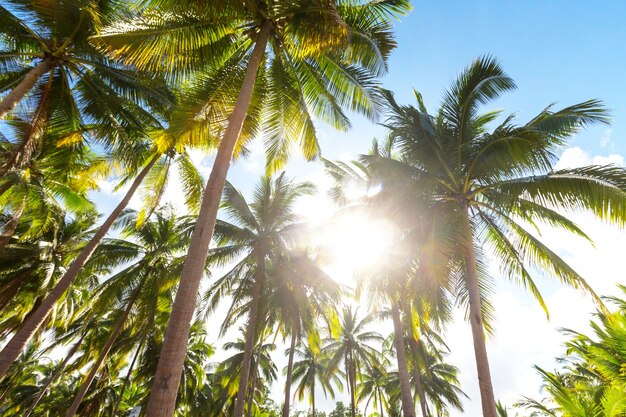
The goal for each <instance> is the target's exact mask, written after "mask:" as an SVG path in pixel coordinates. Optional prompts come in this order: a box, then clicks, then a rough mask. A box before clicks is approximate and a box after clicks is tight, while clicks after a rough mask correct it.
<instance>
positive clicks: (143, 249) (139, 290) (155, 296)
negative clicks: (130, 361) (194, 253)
mask: <svg viewBox="0 0 626 417" xmlns="http://www.w3.org/2000/svg"><path fill="white" fill-rule="evenodd" d="M136 217H137V214H136V213H132V212H129V213H128V214H127V215H126V216H125V217H123V218H122V219H121V220H122V223H126V224H127V226H126V227H125V229H124V230H123V236H124V237H125V239H124V240H119V239H107V240H106V241H105V243H104V244H103V245H102V246H100V248H99V250H98V251H97V253H96V254H95V255H94V257H93V259H92V262H93V263H104V264H106V265H108V266H109V268H112V267H115V266H117V267H120V266H122V265H123V269H122V270H121V271H119V272H117V273H116V274H114V275H113V276H111V277H109V278H108V279H107V280H106V282H104V283H103V284H102V285H101V286H100V287H99V289H98V290H97V293H96V294H95V296H94V302H93V303H92V305H91V310H92V311H96V312H102V311H105V312H111V313H109V314H107V317H106V321H107V323H106V324H108V326H107V325H106V324H105V323H103V324H101V325H100V326H99V327H101V328H107V329H108V331H107V332H106V333H107V334H106V341H105V342H104V343H101V342H99V341H97V343H99V344H100V345H101V346H102V347H101V348H99V349H98V348H97V347H96V348H95V349H94V350H96V352H99V353H98V357H97V359H96V360H95V362H94V364H93V365H92V366H91V368H90V372H89V373H88V375H86V376H85V379H84V381H83V382H82V384H81V386H80V389H79V391H78V393H77V394H76V396H75V398H74V401H73V403H72V405H71V406H70V408H69V409H68V411H67V413H66V416H67V417H71V416H73V415H74V414H75V413H76V412H77V410H78V408H79V406H80V404H81V402H82V401H83V399H84V397H85V395H86V394H87V392H88V390H89V387H90V386H91V383H92V382H93V381H94V379H95V377H96V375H97V374H98V371H99V369H100V367H101V366H102V364H103V363H104V362H105V360H106V359H107V357H108V356H110V352H115V350H120V349H124V351H125V352H126V353H128V354H129V353H130V352H131V350H132V349H133V347H134V346H135V345H137V344H142V342H143V341H144V339H146V338H148V337H149V336H150V332H153V331H154V326H155V321H156V319H157V317H158V316H159V314H160V310H162V309H163V308H164V303H163V300H168V299H169V300H170V302H171V300H172V299H173V294H172V291H173V288H174V285H175V283H176V281H177V279H178V277H179V276H180V268H181V267H182V261H183V259H184V258H183V257H182V256H181V255H182V254H183V253H184V250H185V249H186V248H187V245H188V244H189V236H190V231H191V230H192V228H193V222H191V219H190V218H189V217H181V218H177V217H176V216H174V215H173V214H172V213H167V211H166V210H164V211H158V212H156V213H155V218H154V220H150V221H148V222H146V223H145V224H144V225H143V227H141V228H140V229H136V228H135V219H136ZM160 300H161V301H160ZM165 305H166V306H167V303H165ZM131 313H132V316H131ZM130 317H132V320H131V319H130ZM122 332H125V333H126V340H125V342H127V343H126V344H127V345H128V346H123V345H122V346H120V344H119V343H117V341H118V339H120V338H121V335H122ZM128 342H130V344H129V343H128ZM116 343H117V344H116Z"/></svg>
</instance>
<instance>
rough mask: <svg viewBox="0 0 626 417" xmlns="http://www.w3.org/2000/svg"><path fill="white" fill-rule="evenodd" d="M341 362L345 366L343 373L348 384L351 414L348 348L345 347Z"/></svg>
mask: <svg viewBox="0 0 626 417" xmlns="http://www.w3.org/2000/svg"><path fill="white" fill-rule="evenodd" d="M343 362H344V366H345V371H346V372H345V374H346V385H347V386H348V396H349V397H350V415H351V417H354V415H352V379H351V378H350V359H349V358H348V349H346V351H345V354H344V356H343Z"/></svg>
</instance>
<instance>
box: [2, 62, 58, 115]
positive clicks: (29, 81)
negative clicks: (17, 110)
mask: <svg viewBox="0 0 626 417" xmlns="http://www.w3.org/2000/svg"><path fill="white" fill-rule="evenodd" d="M54 61H55V58H54V57H52V56H47V57H46V58H44V59H42V60H41V61H39V63H38V64H37V65H35V66H34V67H33V68H32V69H31V70H30V71H28V73H26V76H25V77H24V79H23V80H22V81H21V82H20V83H19V84H18V85H17V87H15V88H14V89H13V90H12V91H11V92H10V93H9V94H7V95H6V96H5V97H4V98H3V99H2V101H0V119H3V118H4V116H6V114H7V113H8V112H10V111H11V110H13V108H14V107H15V106H16V105H17V103H19V102H20V101H21V100H22V99H23V98H24V96H25V95H26V94H28V92H29V91H30V90H32V88H33V87H34V86H35V84H36V83H37V81H39V79H40V78H41V77H42V75H44V74H45V73H46V72H48V71H50V70H51V69H52V68H53V67H54V65H55V64H54Z"/></svg>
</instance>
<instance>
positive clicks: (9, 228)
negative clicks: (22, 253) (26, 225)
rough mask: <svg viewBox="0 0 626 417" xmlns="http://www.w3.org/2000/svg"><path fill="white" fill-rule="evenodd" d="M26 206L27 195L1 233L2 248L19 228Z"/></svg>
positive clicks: (0, 242) (0, 243) (0, 245)
mask: <svg viewBox="0 0 626 417" xmlns="http://www.w3.org/2000/svg"><path fill="white" fill-rule="evenodd" d="M25 207H26V197H24V198H23V199H22V204H20V207H19V208H18V209H17V211H16V212H15V213H13V215H12V216H11V219H9V221H8V222H7V223H6V224H5V225H4V228H3V229H2V233H0V248H1V247H3V246H6V245H8V244H9V242H10V241H11V238H12V237H13V235H14V234H15V231H16V230H17V225H18V224H20V219H21V218H22V214H24V208H25Z"/></svg>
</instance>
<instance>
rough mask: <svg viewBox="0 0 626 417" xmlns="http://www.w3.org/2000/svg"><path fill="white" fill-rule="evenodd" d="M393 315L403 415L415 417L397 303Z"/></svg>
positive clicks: (393, 306) (392, 307) (392, 308)
mask: <svg viewBox="0 0 626 417" xmlns="http://www.w3.org/2000/svg"><path fill="white" fill-rule="evenodd" d="M391 315H392V317H393V330H394V338H393V339H394V340H393V341H394V345H395V347H396V358H397V359H398V376H399V378H400V398H401V399H402V414H403V415H404V417H415V405H414V404H413V396H412V395H411V385H410V383H409V368H408V365H407V360H406V351H405V350H404V332H403V330H402V320H401V319H400V308H399V306H398V303H397V302H395V301H393V302H392V303H391Z"/></svg>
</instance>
